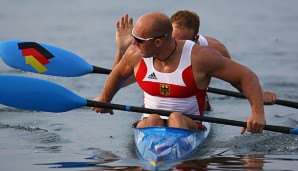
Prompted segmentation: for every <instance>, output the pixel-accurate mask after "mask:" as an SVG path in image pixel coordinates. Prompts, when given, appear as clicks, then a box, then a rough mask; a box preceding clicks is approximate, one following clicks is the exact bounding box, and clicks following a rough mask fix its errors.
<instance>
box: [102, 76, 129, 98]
mask: <svg viewBox="0 0 298 171" xmlns="http://www.w3.org/2000/svg"><path fill="white" fill-rule="evenodd" d="M123 83H124V79H123V78H122V77H120V76H118V75H115V74H114V75H113V76H111V74H110V76H109V77H108V79H107V81H106V83H105V86H104V88H103V91H102V94H101V100H102V101H104V102H111V101H112V99H113V97H114V96H115V95H116V93H117V92H118V91H119V90H120V88H121V87H122V85H123Z"/></svg>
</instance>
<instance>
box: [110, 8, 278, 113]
mask: <svg viewBox="0 0 298 171" xmlns="http://www.w3.org/2000/svg"><path fill="white" fill-rule="evenodd" d="M170 20H171V23H172V26H173V33H172V36H173V37H175V38H176V39H178V40H192V41H194V42H196V43H197V44H198V45H200V46H210V47H212V48H214V49H216V50H217V51H218V52H219V53H221V54H222V55H223V56H224V57H227V58H231V56H230V53H229V51H228V49H227V48H226V47H225V46H224V44H223V43H221V42H220V41H218V40H217V39H215V38H213V37H209V36H202V35H200V34H199V27H200V17H199V16H198V15H197V14H196V13H195V12H192V11H188V10H181V11H177V12H176V13H174V14H173V15H172V16H171V18H170ZM132 28H133V18H129V17H128V14H125V15H124V16H122V17H121V19H120V21H117V22H116V44H117V54H116V57H115V60H114V64H113V68H114V67H115V66H116V65H117V64H118V63H119V61H120V60H121V58H122V56H123V54H124V53H125V51H126V49H127V48H128V46H129V45H130V44H131V42H132V41H133V37H132V35H131V31H132ZM134 82H135V78H134V76H132V77H130V78H129V79H128V80H127V81H126V82H125V86H127V85H129V84H132V83H134ZM233 86H234V87H235V88H236V89H238V91H241V89H240V88H239V86H238V85H233ZM263 98H264V104H265V105H273V104H275V102H276V94H275V93H274V92H271V91H264V92H263ZM204 110H207V111H210V110H211V106H210V104H209V100H208V98H206V103H205V107H204Z"/></svg>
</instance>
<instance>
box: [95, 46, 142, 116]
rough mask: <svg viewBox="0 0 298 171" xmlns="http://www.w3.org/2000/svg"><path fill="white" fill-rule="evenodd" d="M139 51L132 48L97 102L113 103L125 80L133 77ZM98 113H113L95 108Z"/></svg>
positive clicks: (119, 64)
mask: <svg viewBox="0 0 298 171" xmlns="http://www.w3.org/2000/svg"><path fill="white" fill-rule="evenodd" d="M139 56H140V55H139V51H138V50H137V49H136V47H134V46H130V47H129V48H128V49H127V51H126V53H125V54H124V56H123V58H122V59H121V60H120V62H119V63H118V64H117V65H116V66H115V68H114V69H113V70H112V72H111V73H110V75H109V76H108V78H107V81H106V83H105V86H104V88H103V91H102V94H101V96H100V97H97V98H95V100H97V101H100V102H111V101H112V99H113V97H114V96H115V95H116V93H117V92H118V91H119V90H120V88H121V87H122V86H123V84H124V82H125V80H126V79H127V78H129V77H131V76H132V75H133V73H134V68H135V67H136V66H137V65H138V63H139V61H140V59H141V58H140V57H139ZM93 110H95V111H96V112H101V113H111V110H106V109H103V108H96V109H95V108H93Z"/></svg>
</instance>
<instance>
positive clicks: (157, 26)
mask: <svg viewBox="0 0 298 171" xmlns="http://www.w3.org/2000/svg"><path fill="white" fill-rule="evenodd" d="M172 31H173V28H172V24H171V21H170V19H169V17H168V16H167V15H165V14H164V13H160V12H152V13H148V14H145V15H143V16H141V17H140V18H139V19H138V20H137V22H136V26H135V29H134V33H135V34H136V35H138V36H140V37H144V38H146V37H154V36H159V35H164V34H170V35H171V34H172Z"/></svg>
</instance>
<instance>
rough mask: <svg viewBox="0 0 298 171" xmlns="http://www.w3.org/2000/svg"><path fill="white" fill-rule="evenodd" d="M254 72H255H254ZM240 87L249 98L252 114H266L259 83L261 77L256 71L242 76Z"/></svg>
mask: <svg viewBox="0 0 298 171" xmlns="http://www.w3.org/2000/svg"><path fill="white" fill-rule="evenodd" d="M252 73H253V72H252ZM242 80H243V81H242V82H241V84H240V87H241V89H242V91H243V94H244V95H245V96H246V98H247V99H248V100H249V102H250V105H251V109H252V114H253V115H258V116H262V117H263V116H264V100H263V93H262V89H261V86H260V83H259V79H258V77H257V75H256V74H255V73H253V74H247V76H246V77H245V78H244V77H243V78H242Z"/></svg>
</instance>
